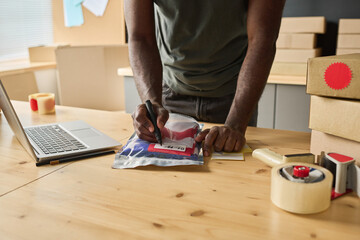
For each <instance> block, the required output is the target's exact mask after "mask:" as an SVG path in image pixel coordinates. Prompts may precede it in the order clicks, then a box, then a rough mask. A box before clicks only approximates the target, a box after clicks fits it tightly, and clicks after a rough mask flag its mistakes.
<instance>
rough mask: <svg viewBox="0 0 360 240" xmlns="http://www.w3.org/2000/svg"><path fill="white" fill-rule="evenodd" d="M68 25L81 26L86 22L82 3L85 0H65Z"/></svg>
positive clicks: (65, 17) (65, 16) (65, 15)
mask: <svg viewBox="0 0 360 240" xmlns="http://www.w3.org/2000/svg"><path fill="white" fill-rule="evenodd" d="M63 1H64V20H65V26H66V27H74V26H80V25H82V24H83V23H84V16H83V12H82V6H81V3H82V2H83V1H84V0H63Z"/></svg>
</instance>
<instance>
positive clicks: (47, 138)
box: [25, 125, 86, 154]
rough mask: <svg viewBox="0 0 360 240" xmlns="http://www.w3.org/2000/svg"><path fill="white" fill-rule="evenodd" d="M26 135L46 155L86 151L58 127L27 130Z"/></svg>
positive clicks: (78, 142)
mask: <svg viewBox="0 0 360 240" xmlns="http://www.w3.org/2000/svg"><path fill="white" fill-rule="evenodd" d="M25 132H26V134H27V135H28V136H29V138H31V139H32V140H33V141H34V142H35V143H36V144H37V145H38V146H39V147H40V149H41V150H42V151H43V152H44V153H45V154H54V153H64V152H71V151H77V150H80V149H85V148H86V146H85V145H84V144H82V143H81V142H80V141H78V140H77V139H75V138H74V137H72V136H71V135H70V134H69V133H67V132H66V131H64V130H63V129H61V128H60V127H59V126H57V125H52V126H40V127H33V128H26V129H25Z"/></svg>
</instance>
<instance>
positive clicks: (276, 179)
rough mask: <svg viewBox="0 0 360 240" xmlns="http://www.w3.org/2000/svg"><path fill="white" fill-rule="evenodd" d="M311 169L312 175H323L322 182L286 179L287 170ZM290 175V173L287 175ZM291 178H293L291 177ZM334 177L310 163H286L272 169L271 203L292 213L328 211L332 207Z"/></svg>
mask: <svg viewBox="0 0 360 240" xmlns="http://www.w3.org/2000/svg"><path fill="white" fill-rule="evenodd" d="M298 165H300V166H306V167H309V168H310V169H311V170H310V174H311V172H312V171H314V170H318V171H314V173H317V174H319V173H320V174H322V175H321V176H322V177H321V178H319V179H321V180H317V181H313V182H301V181H300V180H301V179H295V180H298V182H295V181H294V180H291V179H288V178H286V176H284V174H283V172H284V170H285V169H289V167H294V166H298ZM286 174H288V173H286ZM290 178H291V177H290ZM332 181H333V176H332V174H331V172H330V171H328V170H327V169H325V168H322V167H319V166H317V165H313V164H308V163H300V162H299V163H285V164H281V165H278V166H275V167H273V168H272V171H271V201H272V202H273V203H274V204H275V205H276V206H277V207H279V208H281V209H284V210H285V211H288V212H292V213H300V214H311V213H318V212H322V211H324V210H326V209H327V208H328V207H329V206H330V201H331V188H332Z"/></svg>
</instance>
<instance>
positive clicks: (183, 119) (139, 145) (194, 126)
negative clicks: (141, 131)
mask: <svg viewBox="0 0 360 240" xmlns="http://www.w3.org/2000/svg"><path fill="white" fill-rule="evenodd" d="M201 128H202V125H200V124H199V123H198V122H197V121H196V120H195V119H193V118H191V117H188V116H184V115H180V114H175V113H170V116H169V120H168V121H167V122H166V124H165V127H164V128H163V129H162V130H161V136H162V140H163V144H162V146H161V145H160V144H158V143H150V142H148V141H145V140H142V139H140V138H138V136H137V135H136V134H135V133H134V134H133V135H132V136H131V137H130V139H129V140H128V142H127V144H126V145H125V146H124V147H123V149H122V151H119V152H118V153H117V154H116V155H115V161H114V164H113V168H135V167H138V166H147V165H156V166H164V167H165V166H178V165H202V164H204V161H203V156H202V151H201V143H197V142H196V141H195V137H196V136H197V134H198V133H199V132H200V131H201Z"/></svg>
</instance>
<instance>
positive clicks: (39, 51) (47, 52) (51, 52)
mask: <svg viewBox="0 0 360 240" xmlns="http://www.w3.org/2000/svg"><path fill="white" fill-rule="evenodd" d="M62 46H69V44H51V45H42V46H34V47H29V48H28V52H29V60H30V62H55V61H56V57H55V49H57V48H59V47H62Z"/></svg>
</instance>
